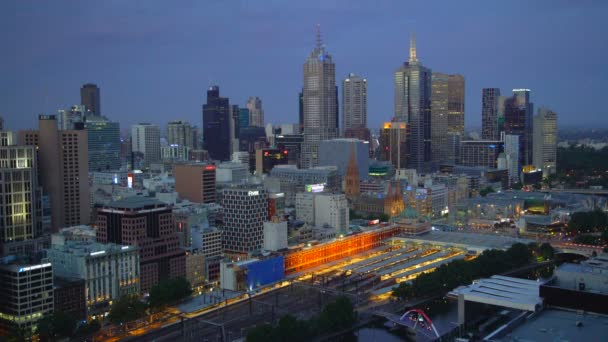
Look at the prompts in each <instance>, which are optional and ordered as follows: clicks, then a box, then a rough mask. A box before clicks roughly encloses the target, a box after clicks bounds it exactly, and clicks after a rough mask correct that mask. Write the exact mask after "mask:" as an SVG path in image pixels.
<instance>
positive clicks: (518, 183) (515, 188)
mask: <svg viewBox="0 0 608 342" xmlns="http://www.w3.org/2000/svg"><path fill="white" fill-rule="evenodd" d="M523 187H524V185H523V184H521V182H517V183H515V184H513V185H511V189H513V190H521V189H522V188H523Z"/></svg>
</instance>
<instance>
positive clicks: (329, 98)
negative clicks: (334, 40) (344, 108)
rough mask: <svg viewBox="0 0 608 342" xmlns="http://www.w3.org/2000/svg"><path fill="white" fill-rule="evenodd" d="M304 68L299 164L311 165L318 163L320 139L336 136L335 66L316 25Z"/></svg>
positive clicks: (303, 165) (306, 166) (307, 166)
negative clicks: (301, 139) (312, 45)
mask: <svg viewBox="0 0 608 342" xmlns="http://www.w3.org/2000/svg"><path fill="white" fill-rule="evenodd" d="M303 69H304V80H303V81H304V86H303V91H302V107H303V108H302V110H303V115H302V116H303V118H302V119H303V133H304V143H303V144H302V152H301V158H302V160H301V165H302V167H303V168H310V167H313V166H317V165H318V162H319V144H320V143H321V141H323V140H329V139H334V138H336V137H338V110H337V109H338V108H337V105H338V99H337V95H338V94H337V91H336V66H335V64H334V62H333V61H332V57H331V55H330V54H329V53H328V52H327V50H326V49H325V46H324V45H323V40H322V37H321V28H320V26H319V25H317V32H316V44H315V47H314V49H313V50H312V52H311V53H310V54H309V55H308V58H306V62H304V68H303Z"/></svg>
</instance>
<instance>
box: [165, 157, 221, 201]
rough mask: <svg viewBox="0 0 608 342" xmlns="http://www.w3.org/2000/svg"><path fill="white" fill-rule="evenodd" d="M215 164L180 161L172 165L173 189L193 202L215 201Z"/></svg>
mask: <svg viewBox="0 0 608 342" xmlns="http://www.w3.org/2000/svg"><path fill="white" fill-rule="evenodd" d="M215 171H216V168H215V165H212V164H206V163H180V164H175V165H174V166H173V177H174V178H175V191H177V193H178V194H179V196H180V197H181V198H183V199H187V200H189V201H191V202H195V203H213V202H215V198H216V196H215Z"/></svg>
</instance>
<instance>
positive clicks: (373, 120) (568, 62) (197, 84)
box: [0, 0, 608, 129]
mask: <svg viewBox="0 0 608 342" xmlns="http://www.w3.org/2000/svg"><path fill="white" fill-rule="evenodd" d="M607 15H608V1H529V0H528V1H501V2H500V3H499V2H497V1H404V0H401V1H382V0H378V1H354V0H319V1H317V0H307V1H299V2H295V1H280V0H272V1H264V0H241V1H238V0H233V1H227V0H215V1H124V0H120V1H24V0H3V1H1V2H0V44H1V46H2V53H0V116H3V117H4V118H5V121H6V126H8V127H9V129H20V128H26V127H36V125H37V123H36V118H37V115H38V114H39V113H47V114H48V113H56V111H57V110H58V109H62V108H66V107H69V106H70V105H72V104H78V103H79V102H80V98H79V88H80V86H81V85H82V84H84V83H88V82H92V83H96V84H97V85H99V87H100V88H101V110H102V114H104V115H106V116H108V117H109V118H110V119H113V120H118V121H120V123H121V127H122V129H125V128H127V127H128V125H130V124H133V123H136V122H153V123H157V124H161V125H162V127H163V128H164V126H165V124H166V123H167V122H168V121H170V120H177V119H181V120H187V121H190V122H191V123H193V124H195V125H197V126H199V127H200V126H201V120H202V119H201V105H202V104H203V103H204V102H205V98H206V94H205V91H206V88H207V87H208V86H209V85H212V84H217V85H219V86H220V92H221V95H222V96H228V97H229V98H230V103H231V104H239V105H241V106H244V104H245V102H246V100H247V98H248V97H249V96H252V95H256V96H259V97H260V98H261V99H262V101H263V106H264V110H265V115H266V122H267V123H268V122H271V123H274V124H278V123H295V122H297V120H298V92H299V91H300V88H301V85H302V77H303V76H302V64H303V63H304V60H305V58H306V56H307V55H308V53H309V52H310V51H311V49H312V48H313V45H314V41H315V25H316V24H317V23H319V24H320V25H321V30H322V32H323V40H324V43H325V46H326V47H327V49H328V51H329V53H330V54H331V55H332V56H333V60H334V62H335V63H336V79H337V82H338V85H339V86H341V84H340V83H341V80H342V79H343V78H344V77H345V76H346V75H347V74H348V73H349V72H355V73H357V74H360V75H362V76H364V77H366V78H367V80H368V106H369V107H368V125H369V127H371V128H377V127H379V126H380V123H381V122H383V121H386V120H389V119H390V118H391V117H392V116H393V72H394V70H395V69H396V68H397V67H399V65H400V64H401V63H402V62H403V61H404V60H406V59H407V54H408V45H409V36H410V33H411V32H412V31H415V32H416V36H417V43H418V44H417V45H418V58H419V59H420V60H421V62H422V63H423V64H424V65H425V66H427V67H429V68H431V69H432V70H433V71H441V72H446V73H460V74H462V75H464V76H465V78H466V107H465V113H466V114H465V121H466V125H467V126H468V127H471V126H479V125H480V122H481V89H482V88H483V87H499V88H501V91H502V92H503V94H505V95H508V94H510V93H511V89H513V88H530V89H531V91H532V93H531V94H532V101H533V102H534V104H535V106H536V107H538V106H548V107H550V108H552V109H553V110H555V111H556V112H557V113H558V115H559V123H560V126H562V127H564V126H567V125H584V126H592V125H595V126H602V127H608V120H606V115H607V114H608V113H606V104H605V102H606V96H607V95H606V94H607V90H608V66H607V63H608V38H607V37H608V21H607V20H606V18H607Z"/></svg>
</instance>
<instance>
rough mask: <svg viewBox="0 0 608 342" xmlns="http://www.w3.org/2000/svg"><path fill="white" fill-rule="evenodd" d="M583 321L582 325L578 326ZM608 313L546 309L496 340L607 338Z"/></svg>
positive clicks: (580, 339) (594, 339) (592, 339)
mask: <svg viewBox="0 0 608 342" xmlns="http://www.w3.org/2000/svg"><path fill="white" fill-rule="evenodd" d="M577 322H581V323H582V325H581V326H580V327H577V326H576V323H577ZM607 339H608V316H603V315H596V314H589V313H587V314H582V313H577V312H574V311H563V310H544V311H541V312H540V313H538V314H537V315H536V316H534V317H532V318H530V319H529V320H528V321H526V322H524V323H523V324H522V325H520V326H518V327H517V328H515V329H514V330H513V331H512V332H511V333H508V334H506V335H505V336H503V337H500V338H494V339H492V340H493V341H606V340H607Z"/></svg>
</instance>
